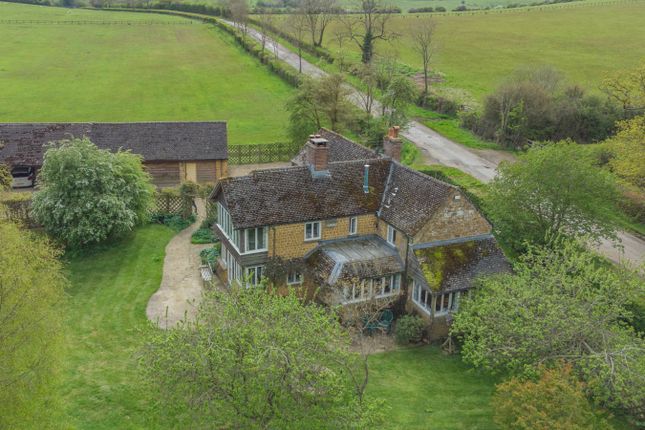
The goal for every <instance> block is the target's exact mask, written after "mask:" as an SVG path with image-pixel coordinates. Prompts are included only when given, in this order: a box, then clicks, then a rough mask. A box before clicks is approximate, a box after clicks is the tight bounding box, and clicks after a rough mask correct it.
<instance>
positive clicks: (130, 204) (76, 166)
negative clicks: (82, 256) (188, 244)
mask: <svg viewBox="0 0 645 430" xmlns="http://www.w3.org/2000/svg"><path fill="white" fill-rule="evenodd" d="M38 178H39V181H40V184H41V189H40V190H39V191H37V192H36V193H35V194H34V199H33V214H34V216H35V218H36V220H37V221H38V222H39V223H41V224H42V225H43V226H44V227H45V229H46V230H47V231H48V232H49V233H50V234H52V235H53V236H54V237H56V238H57V239H59V240H60V241H62V242H63V243H65V244H67V245H68V246H70V247H79V246H84V245H88V244H91V243H97V242H101V241H103V240H105V239H107V238H108V237H110V236H112V235H118V234H122V233H124V232H127V231H130V230H132V228H133V227H134V226H135V225H136V224H137V223H139V222H141V221H142V220H144V219H145V218H146V214H147V210H148V208H149V206H150V205H151V204H152V199H153V193H154V188H153V186H152V184H151V182H150V176H149V175H148V174H147V173H146V172H145V171H144V170H143V166H142V164H141V157H140V156H138V155H135V154H132V153H130V152H122V151H119V152H117V153H112V152H110V151H107V150H102V149H98V148H97V147H96V146H95V145H94V144H93V143H92V142H90V141H89V140H88V139H74V140H65V141H61V142H58V143H55V144H52V146H50V147H49V149H47V151H46V153H45V157H44V162H43V167H42V169H41V171H40V173H39V176H38Z"/></svg>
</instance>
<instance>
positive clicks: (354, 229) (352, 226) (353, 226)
mask: <svg viewBox="0 0 645 430" xmlns="http://www.w3.org/2000/svg"><path fill="white" fill-rule="evenodd" d="M356 234H358V217H357V216H352V217H349V235H350V236H355V235H356Z"/></svg>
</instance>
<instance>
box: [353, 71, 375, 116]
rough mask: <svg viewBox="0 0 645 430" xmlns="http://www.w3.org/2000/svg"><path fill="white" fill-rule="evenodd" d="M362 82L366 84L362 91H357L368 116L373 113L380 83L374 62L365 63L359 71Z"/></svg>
mask: <svg viewBox="0 0 645 430" xmlns="http://www.w3.org/2000/svg"><path fill="white" fill-rule="evenodd" d="M359 77H360V79H361V82H362V83H363V84H364V85H365V87H364V88H363V90H362V91H359V92H357V93H356V94H357V95H358V98H359V99H360V104H361V108H362V109H363V110H364V111H365V113H366V114H367V115H366V116H367V118H369V117H370V116H371V115H372V108H373V107H374V100H375V97H376V88H377V85H378V79H377V78H378V77H377V74H376V70H374V66H373V65H372V64H363V66H362V67H361V69H360V71H359Z"/></svg>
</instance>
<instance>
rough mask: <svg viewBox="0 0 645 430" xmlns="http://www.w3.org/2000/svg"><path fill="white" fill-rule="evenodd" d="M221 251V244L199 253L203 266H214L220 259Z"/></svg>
mask: <svg viewBox="0 0 645 430" xmlns="http://www.w3.org/2000/svg"><path fill="white" fill-rule="evenodd" d="M220 249H221V244H220V243H216V244H215V245H213V247H212V248H206V249H202V251H201V252H200V253H199V257H200V258H201V260H202V264H210V265H211V266H213V265H214V264H215V262H216V261H217V257H219V254H220Z"/></svg>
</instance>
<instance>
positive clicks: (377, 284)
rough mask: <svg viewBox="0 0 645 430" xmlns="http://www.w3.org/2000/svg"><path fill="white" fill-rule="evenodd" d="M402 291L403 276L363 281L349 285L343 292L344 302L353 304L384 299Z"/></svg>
mask: <svg viewBox="0 0 645 430" xmlns="http://www.w3.org/2000/svg"><path fill="white" fill-rule="evenodd" d="M400 291H401V274H400V273H396V274H394V275H389V276H384V277H382V278H370V279H361V281H360V282H359V283H356V284H352V285H347V286H345V287H344V290H343V302H344V303H353V302H360V301H364V300H369V299H371V298H382V297H388V296H393V295H396V294H399V292H400Z"/></svg>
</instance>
